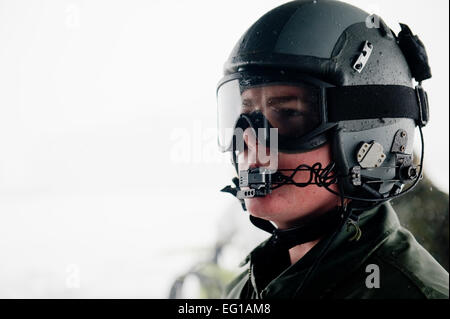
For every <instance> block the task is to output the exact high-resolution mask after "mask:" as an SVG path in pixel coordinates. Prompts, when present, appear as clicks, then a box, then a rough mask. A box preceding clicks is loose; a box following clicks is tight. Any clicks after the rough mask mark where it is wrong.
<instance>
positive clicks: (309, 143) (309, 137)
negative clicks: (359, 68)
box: [217, 73, 335, 153]
mask: <svg viewBox="0 0 450 319" xmlns="http://www.w3.org/2000/svg"><path fill="white" fill-rule="evenodd" d="M329 86H330V85H329V84H326V83H324V82H320V81H317V80H315V79H311V78H303V79H302V80H292V79H287V78H285V77H283V76H273V75H270V76H267V75H249V74H243V73H239V74H234V75H231V76H227V77H225V78H224V79H223V80H222V81H221V82H220V83H219V85H218V89H217V107H218V109H217V112H218V144H219V148H220V150H221V151H222V152H228V151H232V150H233V140H234V138H235V137H236V130H237V129H239V127H241V128H244V129H245V127H242V125H241V124H240V123H241V122H248V126H251V127H253V128H254V129H255V130H256V129H267V130H268V129H271V128H276V129H277V130H278V149H279V151H281V152H293V153H295V152H302V151H307V150H311V149H314V148H317V147H319V146H321V145H323V144H324V143H325V142H326V137H325V136H324V133H325V132H326V131H328V130H329V129H330V128H331V127H334V126H335V124H334V123H333V124H328V123H326V109H325V103H324V101H325V99H324V95H325V88H326V87H329ZM243 118H245V119H246V121H242V119H243ZM260 136H262V135H261V134H260ZM264 136H266V137H267V136H269V134H264ZM259 138H260V137H259ZM260 142H262V141H260ZM266 142H267V141H266Z"/></svg>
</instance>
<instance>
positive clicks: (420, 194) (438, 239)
mask: <svg viewBox="0 0 450 319" xmlns="http://www.w3.org/2000/svg"><path fill="white" fill-rule="evenodd" d="M391 204H392V206H393V207H394V209H395V211H396V212H397V215H398V217H399V219H400V223H401V224H402V226H403V227H405V228H406V229H408V230H409V231H410V232H411V233H412V234H413V235H414V237H415V238H416V240H417V241H418V242H419V243H420V244H421V245H422V246H423V247H424V248H425V249H426V250H428V252H429V253H430V254H431V255H432V256H433V257H434V258H435V259H436V260H437V261H438V262H439V263H440V264H441V265H442V267H444V268H445V269H446V270H447V272H448V270H449V235H448V233H449V224H448V205H449V203H448V194H446V193H444V192H442V191H440V190H439V189H438V188H436V186H434V185H433V183H432V182H431V181H430V180H429V179H427V178H423V180H422V181H421V182H420V183H419V184H418V185H417V187H416V188H415V189H414V190H412V191H411V192H410V193H408V194H406V195H404V196H402V197H400V198H399V199H397V200H393V201H391Z"/></svg>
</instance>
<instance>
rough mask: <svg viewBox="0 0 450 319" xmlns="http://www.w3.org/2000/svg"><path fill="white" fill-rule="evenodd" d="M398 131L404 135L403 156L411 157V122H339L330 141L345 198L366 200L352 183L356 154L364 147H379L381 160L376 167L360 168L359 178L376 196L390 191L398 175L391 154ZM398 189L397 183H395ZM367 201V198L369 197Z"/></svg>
mask: <svg viewBox="0 0 450 319" xmlns="http://www.w3.org/2000/svg"><path fill="white" fill-rule="evenodd" d="M400 130H402V131H404V132H405V134H406V135H407V137H408V138H407V143H406V145H405V147H404V149H402V150H403V152H402V153H403V154H409V155H411V156H412V155H413V145H414V133H415V123H414V121H413V120H411V119H378V120H364V121H359V120H358V121H345V122H341V123H340V124H339V126H338V128H337V129H336V131H335V133H334V134H332V137H331V147H332V152H333V153H332V154H333V160H334V161H335V163H336V170H337V173H338V176H341V177H340V179H339V183H341V184H342V185H341V186H342V189H343V190H344V192H345V195H347V196H352V197H360V198H367V197H368V195H369V194H368V193H367V189H364V187H362V185H359V184H358V183H356V182H355V176H353V175H354V173H352V170H353V168H355V167H360V165H361V163H360V162H359V161H358V151H359V150H360V149H361V145H362V144H364V143H369V144H370V143H373V142H376V143H379V144H380V145H381V146H382V149H383V154H384V155H385V159H384V161H383V162H382V164H381V165H380V166H379V167H367V168H361V175H362V176H365V177H366V178H369V179H372V180H373V181H376V180H382V181H383V182H380V183H377V182H373V181H372V183H370V184H368V185H369V186H370V187H371V188H372V189H374V190H375V191H376V192H379V193H382V194H385V193H389V192H391V191H392V189H393V187H394V186H395V185H396V179H397V177H398V176H397V175H398V172H399V170H398V168H397V166H398V163H397V158H398V156H397V154H398V153H397V152H393V151H392V150H393V144H394V141H395V138H396V135H397V132H399V131H400ZM397 186H398V182H397ZM370 197H371V196H370Z"/></svg>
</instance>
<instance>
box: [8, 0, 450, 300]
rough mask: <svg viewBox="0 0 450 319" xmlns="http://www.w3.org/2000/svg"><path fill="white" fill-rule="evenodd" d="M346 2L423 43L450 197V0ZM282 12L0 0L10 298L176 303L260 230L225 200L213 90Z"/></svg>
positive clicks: (432, 163) (436, 174)
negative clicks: (232, 236) (219, 246)
mask: <svg viewBox="0 0 450 319" xmlns="http://www.w3.org/2000/svg"><path fill="white" fill-rule="evenodd" d="M348 2H349V3H352V4H355V5H358V6H360V7H361V8H362V9H365V10H367V11H369V12H370V13H377V14H379V15H381V16H382V17H383V18H384V20H385V21H386V22H387V23H388V25H390V27H391V28H392V29H393V30H394V31H395V32H398V31H399V30H400V28H399V26H398V22H404V23H407V24H409V25H410V27H411V28H412V30H413V32H414V33H417V34H419V36H420V37H421V39H422V40H423V42H424V43H425V45H426V47H427V50H428V54H429V57H430V63H431V67H432V70H433V74H434V77H433V79H432V80H430V81H427V82H426V83H425V88H426V89H427V90H428V94H429V97H430V103H431V116H432V121H431V123H430V125H429V126H428V127H427V128H426V129H425V130H424V132H425V138H426V166H425V169H426V174H427V175H428V176H429V177H430V178H431V179H432V180H433V182H434V183H436V185H437V186H438V187H439V188H440V189H442V190H444V191H446V192H448V164H449V163H448V158H449V156H448V152H449V149H448V132H449V126H448V107H449V99H448V84H449V83H448V68H449V66H448V61H449V56H448V52H449V50H448V21H449V18H448V1H446V0H433V1H422V0H417V1H411V0H402V1H398V0H397V1H388V0H377V1H357V0H353V1H348ZM282 3H284V1H261V0H254V1H237V0H233V1H206V0H205V1H181V0H179V1H162V0H161V1H136V0H133V1H111V0H108V1H107V0H103V1H100V0H91V1H61V0H58V1H57V0H52V1H50V0H48V1H43V0H41V1H31V0H28V1H25V0H23V1H17V0H8V1H0V297H7V298H10V297H21V298H29V297H34V298H48V297H62V298H70V297H87V298H90V297H115V298H118V297H125V298H128V297H137V298H165V297H167V294H168V289H169V286H170V284H171V282H172V280H173V279H174V278H175V276H176V275H178V274H180V273H181V272H183V271H185V270H187V268H189V267H190V265H191V264H192V263H194V262H195V261H197V260H198V259H201V258H205V256H207V253H208V252H209V250H208V249H209V248H211V245H212V244H213V243H214V242H215V240H216V239H218V237H220V236H225V235H226V231H225V230H224V229H226V227H227V222H228V221H229V220H231V219H236V218H237V219H239V220H240V222H242V223H246V222H247V221H246V216H245V215H244V213H242V212H241V211H240V210H239V205H238V204H237V203H236V202H235V200H234V199H233V198H231V196H229V195H225V194H221V193H219V189H221V188H222V187H223V186H225V185H227V184H228V183H229V180H230V177H231V174H232V172H233V171H232V168H231V165H229V164H228V161H229V160H228V158H227V157H226V156H225V157H223V156H222V155H220V154H219V153H218V151H217V150H216V135H215V123H216V113H215V111H216V109H215V85H216V83H217V81H218V80H219V79H220V77H221V71H222V66H223V63H224V61H225V59H226V58H227V56H228V54H229V53H230V51H231V49H232V47H233V46H234V44H235V42H236V41H237V40H238V38H239V37H240V35H241V34H242V33H243V32H244V31H245V30H246V29H247V28H248V27H249V26H250V25H251V24H252V23H253V22H254V21H256V20H257V19H258V18H259V17H260V16H261V15H262V14H264V13H265V12H266V11H268V10H270V9H272V8H274V7H276V6H278V5H280V4H282ZM245 225H247V224H245ZM248 227H249V229H250V227H251V226H250V224H248ZM224 234H225V235H224ZM250 234H253V233H250V230H249V237H250ZM249 241H250V240H249ZM250 242H251V241H250ZM243 254H244V252H242V256H241V255H239V254H238V255H239V256H237V257H236V258H237V259H238V258H241V257H243Z"/></svg>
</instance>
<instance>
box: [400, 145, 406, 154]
mask: <svg viewBox="0 0 450 319" xmlns="http://www.w3.org/2000/svg"><path fill="white" fill-rule="evenodd" d="M400 151H402V153H403V152H404V151H405V146H403V145H402V146H400Z"/></svg>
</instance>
